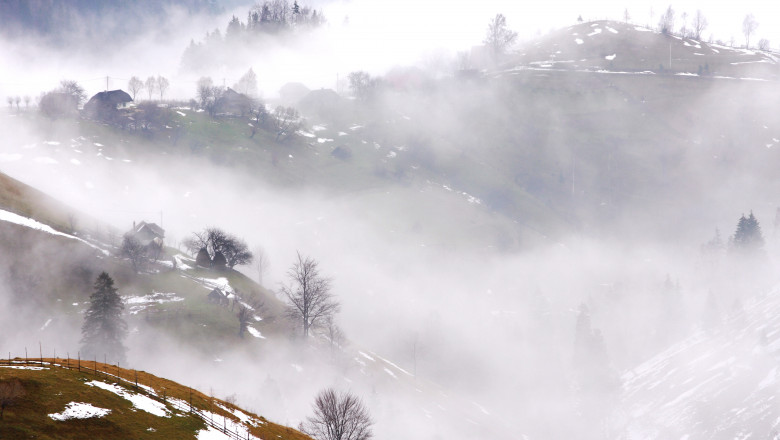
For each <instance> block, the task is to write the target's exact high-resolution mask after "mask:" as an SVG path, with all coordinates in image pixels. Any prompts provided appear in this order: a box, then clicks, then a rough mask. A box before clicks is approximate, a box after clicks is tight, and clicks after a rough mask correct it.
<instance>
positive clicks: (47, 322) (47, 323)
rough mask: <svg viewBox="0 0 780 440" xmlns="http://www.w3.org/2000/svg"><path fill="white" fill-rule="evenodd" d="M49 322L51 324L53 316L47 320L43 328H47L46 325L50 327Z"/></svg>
mask: <svg viewBox="0 0 780 440" xmlns="http://www.w3.org/2000/svg"><path fill="white" fill-rule="evenodd" d="M49 324H51V318H49V319H47V320H46V322H45V323H44V324H43V327H41V330H44V329H46V327H48V326H49Z"/></svg>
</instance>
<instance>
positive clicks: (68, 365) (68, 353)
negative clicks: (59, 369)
mask: <svg viewBox="0 0 780 440" xmlns="http://www.w3.org/2000/svg"><path fill="white" fill-rule="evenodd" d="M67 355H68V363H67V364H65V365H67V367H68V370H70V352H69V351H68V352H67Z"/></svg>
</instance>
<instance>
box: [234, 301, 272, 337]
mask: <svg viewBox="0 0 780 440" xmlns="http://www.w3.org/2000/svg"><path fill="white" fill-rule="evenodd" d="M236 295H237V294H236ZM233 301H234V304H235V302H238V312H237V313H236V318H238V337H239V338H241V339H243V338H244V334H245V333H246V331H247V328H248V327H249V324H251V323H252V321H254V319H255V312H258V311H260V309H261V308H262V307H263V305H264V303H263V301H262V300H261V299H259V298H257V296H255V295H250V296H249V297H247V298H240V297H239V296H236V298H234V299H233Z"/></svg>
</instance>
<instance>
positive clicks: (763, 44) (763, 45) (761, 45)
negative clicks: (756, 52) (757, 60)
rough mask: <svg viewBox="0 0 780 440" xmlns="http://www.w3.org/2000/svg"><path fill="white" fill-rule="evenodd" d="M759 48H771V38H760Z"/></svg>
mask: <svg viewBox="0 0 780 440" xmlns="http://www.w3.org/2000/svg"><path fill="white" fill-rule="evenodd" d="M758 48H759V49H760V50H769V40H767V39H766V38H762V39H760V40H758Z"/></svg>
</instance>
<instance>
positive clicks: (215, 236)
mask: <svg viewBox="0 0 780 440" xmlns="http://www.w3.org/2000/svg"><path fill="white" fill-rule="evenodd" d="M184 246H185V247H186V248H187V249H188V250H189V251H190V252H191V253H192V254H193V255H196V254H197V253H198V252H200V250H201V249H206V250H207V251H208V252H209V254H211V255H212V256H216V255H217V253H220V254H222V256H224V257H225V260H226V264H227V266H228V267H229V268H231V269H232V268H233V267H234V266H237V265H238V266H240V265H244V264H250V263H251V262H252V260H253V258H254V255H252V252H250V251H249V247H248V246H247V244H246V242H245V241H244V240H242V239H240V238H238V237H235V236H234V235H231V234H228V233H227V232H225V231H223V230H222V229H219V228H215V227H210V228H206V229H204V230H203V231H201V232H194V233H193V237H191V238H188V239H186V240H184Z"/></svg>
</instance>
